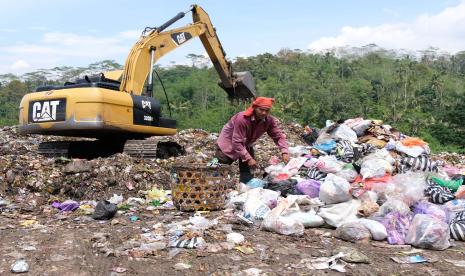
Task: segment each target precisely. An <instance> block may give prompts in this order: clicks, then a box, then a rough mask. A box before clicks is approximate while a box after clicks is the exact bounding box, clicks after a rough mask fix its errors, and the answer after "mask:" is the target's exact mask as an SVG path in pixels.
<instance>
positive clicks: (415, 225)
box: [405, 214, 450, 250]
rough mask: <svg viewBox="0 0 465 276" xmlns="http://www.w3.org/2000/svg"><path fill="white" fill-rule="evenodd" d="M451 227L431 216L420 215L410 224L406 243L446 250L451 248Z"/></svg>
mask: <svg viewBox="0 0 465 276" xmlns="http://www.w3.org/2000/svg"><path fill="white" fill-rule="evenodd" d="M449 237H450V234H449V225H448V224H447V223H444V222H442V221H440V220H437V219H436V218H433V217H431V216H429V215H423V214H418V215H415V217H414V218H413V221H412V223H411V224H410V228H409V231H408V233H407V237H406V238H405V242H406V243H407V244H411V245H413V246H416V247H420V248H426V249H434V250H444V249H447V248H449V246H450V243H449Z"/></svg>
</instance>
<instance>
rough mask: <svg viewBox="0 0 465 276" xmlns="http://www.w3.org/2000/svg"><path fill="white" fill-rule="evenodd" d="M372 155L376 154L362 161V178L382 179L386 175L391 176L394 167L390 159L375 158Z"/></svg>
mask: <svg viewBox="0 0 465 276" xmlns="http://www.w3.org/2000/svg"><path fill="white" fill-rule="evenodd" d="M374 154H376V153H372V154H370V155H368V156H367V157H365V158H363V160H362V166H361V169H360V174H361V175H362V176H363V179H366V178H373V177H382V176H384V175H386V173H388V174H391V173H392V171H393V170H394V167H393V166H392V164H394V162H391V160H390V159H384V158H382V157H377V156H376V155H374ZM391 158H392V157H391Z"/></svg>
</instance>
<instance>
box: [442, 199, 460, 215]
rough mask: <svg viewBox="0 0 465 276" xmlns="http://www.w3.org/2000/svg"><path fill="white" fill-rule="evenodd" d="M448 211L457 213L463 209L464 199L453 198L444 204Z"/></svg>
mask: <svg viewBox="0 0 465 276" xmlns="http://www.w3.org/2000/svg"><path fill="white" fill-rule="evenodd" d="M444 207H446V209H447V210H448V211H449V212H452V213H458V212H463V211H465V199H454V200H451V201H449V202H447V203H445V204H444Z"/></svg>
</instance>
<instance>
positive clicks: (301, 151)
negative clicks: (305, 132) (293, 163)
mask: <svg viewBox="0 0 465 276" xmlns="http://www.w3.org/2000/svg"><path fill="white" fill-rule="evenodd" d="M307 154H310V150H309V149H308V148H307V147H306V146H296V147H289V155H290V156H292V157H300V156H302V155H307Z"/></svg>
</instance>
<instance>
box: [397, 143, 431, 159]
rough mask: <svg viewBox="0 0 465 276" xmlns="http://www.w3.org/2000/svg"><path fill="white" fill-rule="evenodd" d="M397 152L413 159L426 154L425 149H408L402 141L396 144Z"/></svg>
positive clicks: (413, 147)
mask: <svg viewBox="0 0 465 276" xmlns="http://www.w3.org/2000/svg"><path fill="white" fill-rule="evenodd" d="M396 150H397V151H398V152H402V153H405V154H407V155H409V156H411V157H418V156H420V155H421V154H423V153H425V149H424V148H423V147H419V146H412V147H407V146H405V145H403V144H402V142H400V141H398V142H396Z"/></svg>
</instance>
